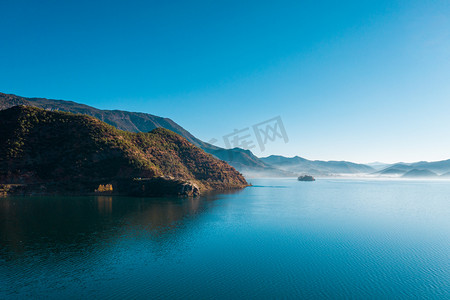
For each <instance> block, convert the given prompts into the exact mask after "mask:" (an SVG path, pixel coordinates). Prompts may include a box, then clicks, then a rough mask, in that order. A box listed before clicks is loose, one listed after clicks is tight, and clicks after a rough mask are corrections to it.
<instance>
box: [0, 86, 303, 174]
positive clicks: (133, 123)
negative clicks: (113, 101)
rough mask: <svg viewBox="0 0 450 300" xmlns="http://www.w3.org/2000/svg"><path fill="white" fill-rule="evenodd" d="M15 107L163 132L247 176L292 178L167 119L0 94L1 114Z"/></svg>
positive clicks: (251, 155)
mask: <svg viewBox="0 0 450 300" xmlns="http://www.w3.org/2000/svg"><path fill="white" fill-rule="evenodd" d="M15 105H27V106H34V107H39V108H43V109H45V110H51V111H65V112H71V113H75V114H85V115H89V116H93V117H95V118H97V119H99V120H101V121H103V122H106V123H108V124H110V125H112V126H114V127H116V128H118V129H120V130H125V131H130V132H149V131H151V130H153V129H155V128H159V127H162V128H166V129H169V130H171V131H173V132H175V133H178V134H179V135H181V136H182V137H184V138H185V139H187V140H188V141H189V142H191V143H192V144H194V145H196V146H198V147H200V148H202V149H203V150H204V151H205V152H207V153H210V154H212V155H214V156H216V157H217V158H219V159H221V160H224V161H226V162H227V163H229V164H230V165H231V166H233V167H235V168H236V169H238V170H239V171H241V172H242V173H244V174H246V175H251V176H255V175H264V176H276V177H280V176H295V174H291V173H289V172H286V171H283V170H277V169H276V168H274V167H273V166H270V165H267V164H266V163H264V162H263V161H261V160H260V159H259V158H258V157H256V156H254V155H253V154H252V153H251V152H250V151H248V150H244V149H240V148H234V149H224V148H220V147H217V146H214V145H211V144H209V143H206V142H203V141H201V140H200V139H198V138H196V137H195V136H193V135H192V134H191V133H189V132H188V131H187V130H185V129H184V128H183V127H181V126H180V125H178V124H177V123H175V122H174V121H172V120H171V119H169V118H162V117H158V116H154V115H151V114H146V113H137V112H128V111H122V110H101V109H97V108H94V107H91V106H88V105H84V104H79V103H76V102H72V101H65V100H50V99H45V98H24V97H20V96H16V95H11V94H3V93H0V110H1V109H7V108H10V107H13V106H15Z"/></svg>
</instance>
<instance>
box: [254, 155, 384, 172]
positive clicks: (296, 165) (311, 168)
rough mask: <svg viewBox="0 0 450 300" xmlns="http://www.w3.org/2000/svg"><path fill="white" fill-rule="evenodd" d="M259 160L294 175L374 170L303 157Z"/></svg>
mask: <svg viewBox="0 0 450 300" xmlns="http://www.w3.org/2000/svg"><path fill="white" fill-rule="evenodd" d="M261 160H262V161H263V162H265V163H268V164H270V165H272V166H274V167H276V168H278V169H282V170H286V171H289V172H294V173H307V174H311V175H322V176H326V175H336V174H358V173H371V172H374V171H375V169H374V168H372V167H370V166H367V165H364V164H357V163H352V162H348V161H322V160H308V159H305V158H303V157H299V156H295V157H284V156H280V155H271V156H268V157H263V158H261Z"/></svg>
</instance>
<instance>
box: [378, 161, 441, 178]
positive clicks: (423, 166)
mask: <svg viewBox="0 0 450 300" xmlns="http://www.w3.org/2000/svg"><path fill="white" fill-rule="evenodd" d="M413 170H427V171H429V172H432V173H434V174H444V173H449V172H450V160H442V161H434V162H427V161H420V162H415V163H397V164H393V165H391V166H389V167H387V168H385V169H383V170H380V171H377V172H375V173H374V174H378V175H406V173H407V172H409V171H413ZM414 173H416V171H415V172H413V173H412V174H414ZM410 175H411V174H410ZM410 175H408V176H410Z"/></svg>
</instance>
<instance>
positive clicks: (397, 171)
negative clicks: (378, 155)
mask: <svg viewBox="0 0 450 300" xmlns="http://www.w3.org/2000/svg"><path fill="white" fill-rule="evenodd" d="M412 169H414V168H413V167H411V166H409V165H406V164H404V163H397V164H393V165H391V166H389V167H387V168H385V169H382V170H379V171H377V172H374V174H379V175H403V174H405V173H406V172H408V171H411V170H412Z"/></svg>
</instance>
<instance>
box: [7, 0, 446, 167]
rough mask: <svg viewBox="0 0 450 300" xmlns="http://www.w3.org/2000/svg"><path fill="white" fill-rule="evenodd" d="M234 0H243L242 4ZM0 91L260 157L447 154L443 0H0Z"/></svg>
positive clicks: (434, 157) (405, 157)
mask: <svg viewBox="0 0 450 300" xmlns="http://www.w3.org/2000/svg"><path fill="white" fill-rule="evenodd" d="M244 2H245V3H244ZM0 11H1V12H2V18H0V91H1V92H4V93H13V94H17V95H21V96H26V97H46V98H53V99H66V100H73V101H77V102H81V103H85V104H88V105H92V106H95V107H98V108H103V109H123V110H131V111H141V112H147V113H151V114H155V115H160V116H164V117H170V118H172V119H173V120H175V121H176V122H177V123H179V124H180V125H182V126H183V127H185V128H186V129H187V130H189V131H190V132H191V133H193V134H194V135H196V136H197V137H199V138H201V139H203V140H206V141H209V140H211V139H213V138H215V139H217V140H218V142H217V144H218V145H223V140H222V137H223V136H224V135H226V134H228V133H231V132H232V131H233V130H234V129H243V128H246V127H249V126H250V127H251V126H252V125H254V124H256V123H259V122H262V121H265V120H267V119H270V118H272V117H275V116H281V118H282V121H283V123H284V127H285V128H286V132H287V135H288V137H289V142H288V143H284V141H282V140H277V141H275V142H272V143H268V144H267V145H266V146H267V147H266V149H265V151H263V152H261V151H259V149H257V148H254V149H252V150H255V151H254V152H255V153H256V154H257V155H259V156H267V155H270V154H281V155H286V156H294V155H300V156H303V157H306V158H310V159H324V160H332V159H333V160H351V161H357V162H371V161H384V162H394V161H419V160H441V159H448V158H450V138H449V135H450V130H449V129H450V117H449V113H450V84H449V82H450V2H449V1H321V2H319V1H184V2H181V1H154V2H153V1H73V2H72V1H20V0H13V1H9V0H6V1H5V0H2V1H0Z"/></svg>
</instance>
